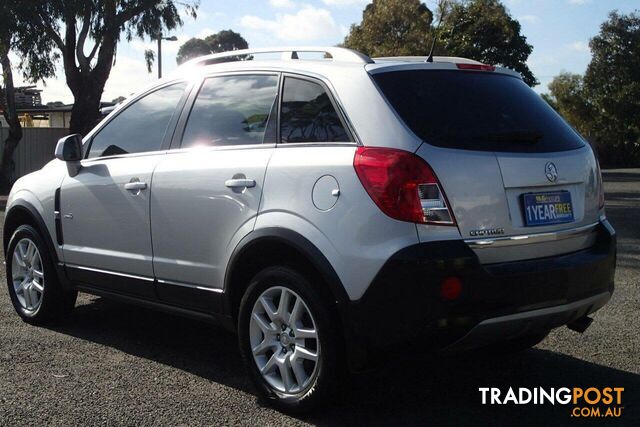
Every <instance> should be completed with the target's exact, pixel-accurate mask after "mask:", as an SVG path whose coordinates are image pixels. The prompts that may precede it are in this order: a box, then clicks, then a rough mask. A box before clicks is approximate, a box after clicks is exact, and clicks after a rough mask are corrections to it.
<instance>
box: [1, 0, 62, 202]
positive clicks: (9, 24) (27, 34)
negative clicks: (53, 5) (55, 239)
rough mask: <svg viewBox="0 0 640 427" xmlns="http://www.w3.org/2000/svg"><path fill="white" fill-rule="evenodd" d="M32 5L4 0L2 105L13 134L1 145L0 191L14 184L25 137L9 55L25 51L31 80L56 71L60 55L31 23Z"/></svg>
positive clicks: (25, 63) (48, 75) (2, 10)
mask: <svg viewBox="0 0 640 427" xmlns="http://www.w3.org/2000/svg"><path fill="white" fill-rule="evenodd" d="M31 18H33V15H32V9H30V8H27V7H24V5H23V4H21V2H20V1H18V0H4V1H3V2H2V3H0V67H1V68H2V85H1V86H0V109H1V110H2V115H3V116H4V118H5V120H6V121H7V124H8V125H9V134H8V136H7V139H6V140H5V141H2V148H1V149H0V191H2V192H3V193H6V192H7V191H8V190H9V189H10V188H11V185H12V183H13V182H12V180H13V176H14V170H15V164H14V161H13V153H14V151H15V149H16V148H17V147H18V144H19V143H20V140H21V139H22V126H21V124H20V120H19V117H18V112H17V109H16V102H15V88H14V83H13V69H12V67H13V64H12V63H11V60H10V58H9V52H10V51H11V50H12V49H20V50H23V51H25V52H26V53H25V55H24V56H23V60H22V62H21V63H20V68H21V69H23V70H24V71H26V72H27V73H28V75H29V76H30V80H31V81H37V80H41V79H44V78H45V77H50V76H52V75H54V73H55V69H54V67H53V66H52V65H51V63H52V61H54V60H55V59H56V58H57V57H56V54H55V53H54V52H52V50H53V49H52V45H51V41H50V40H48V39H47V38H46V36H44V35H43V34H42V33H41V32H37V31H35V30H34V28H33V26H32V25H31V24H30V19H31ZM34 58H46V59H47V61H43V62H39V61H34V62H31V61H32V60H33V59H34Z"/></svg>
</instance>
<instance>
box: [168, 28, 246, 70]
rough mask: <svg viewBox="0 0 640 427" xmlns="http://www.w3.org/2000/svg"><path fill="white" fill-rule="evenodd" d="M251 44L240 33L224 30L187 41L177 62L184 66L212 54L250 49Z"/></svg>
mask: <svg viewBox="0 0 640 427" xmlns="http://www.w3.org/2000/svg"><path fill="white" fill-rule="evenodd" d="M248 48H249V44H248V43H247V41H246V40H245V39H244V37H242V36H241V35H240V34H239V33H236V32H235V31H233V30H222V31H220V32H218V33H216V34H212V35H210V36H207V37H205V38H204V40H203V39H199V38H196V37H194V38H191V39H189V40H187V41H186V42H185V43H184V44H183V45H182V46H180V49H179V50H178V55H177V56H176V62H177V63H178V64H182V63H183V62H185V61H188V60H189V59H193V58H197V57H198V56H202V55H208V54H210V53H218V52H229V51H232V50H240V49H248Z"/></svg>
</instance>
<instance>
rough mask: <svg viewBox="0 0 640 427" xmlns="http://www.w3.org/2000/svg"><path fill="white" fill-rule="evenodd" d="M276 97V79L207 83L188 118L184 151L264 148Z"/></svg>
mask: <svg viewBox="0 0 640 427" xmlns="http://www.w3.org/2000/svg"><path fill="white" fill-rule="evenodd" d="M277 94H278V77H277V76H267V75H242V76H224V77H210V78H208V79H206V80H205V81H204V83H203V84H202V88H201V89H200V92H199V93H198V96H197V98H196V101H195V103H194V104H193V108H192V109H191V113H190V114H189V120H188V121H187V125H186V127H185V130H184V134H183V137H182V148H188V147H196V146H218V145H243V144H262V142H263V140H264V137H265V131H266V130H267V129H268V123H269V116H270V114H271V111H272V110H274V105H275V100H276V95H277ZM273 142H275V141H273Z"/></svg>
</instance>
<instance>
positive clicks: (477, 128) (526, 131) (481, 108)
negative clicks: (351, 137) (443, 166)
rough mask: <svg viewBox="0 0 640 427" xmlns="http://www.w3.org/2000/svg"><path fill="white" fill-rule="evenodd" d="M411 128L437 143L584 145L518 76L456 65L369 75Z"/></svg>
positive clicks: (528, 148) (498, 147)
mask: <svg viewBox="0 0 640 427" xmlns="http://www.w3.org/2000/svg"><path fill="white" fill-rule="evenodd" d="M374 80H375V81H376V82H377V83H378V85H379V86H380V88H381V89H382V92H383V93H384V95H385V96H386V97H387V99H388V100H389V102H390V103H391V105H392V106H393V107H394V108H395V110H396V111H397V113H398V114H399V115H400V117H401V118H402V119H403V120H404V121H405V123H406V124H407V126H409V128H411V130H413V132H414V133H415V134H416V135H418V136H419V137H420V138H422V139H423V140H424V141H426V142H428V143H429V144H432V145H436V146H439V147H450V148H461V149H468V150H484V151H516V152H552V151H565V150H572V149H576V148H580V147H582V146H583V145H584V143H583V141H582V139H581V138H580V136H579V135H578V134H576V132H575V131H574V130H573V129H572V128H571V127H570V126H569V125H567V124H566V123H565V121H564V120H562V118H561V117H560V116H559V115H558V114H557V113H556V112H555V111H554V110H553V109H552V108H551V107H550V106H549V105H548V104H547V103H546V102H545V101H544V100H543V99H542V98H541V97H540V96H539V95H538V94H536V93H535V92H534V91H533V90H531V89H530V88H529V87H528V86H527V85H526V84H525V83H524V82H523V81H521V80H520V79H517V78H514V77H509V76H506V75H504V74H497V73H487V72H462V71H433V70H431V71H425V70H420V71H415V70H412V71H395V72H388V73H381V74H376V75H374Z"/></svg>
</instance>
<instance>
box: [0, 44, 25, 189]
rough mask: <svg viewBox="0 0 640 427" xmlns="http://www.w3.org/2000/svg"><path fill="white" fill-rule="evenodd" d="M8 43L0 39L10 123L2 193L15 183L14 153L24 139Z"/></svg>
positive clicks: (1, 158) (0, 157) (0, 173)
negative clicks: (17, 107)
mask: <svg viewBox="0 0 640 427" xmlns="http://www.w3.org/2000/svg"><path fill="white" fill-rule="evenodd" d="M8 45H9V44H8V43H5V41H4V40H3V41H0V65H2V75H3V80H4V97H3V101H4V102H3V103H2V104H3V105H2V109H3V115H4V118H5V119H6V120H7V123H8V125H9V136H8V137H7V139H6V140H5V141H4V144H3V147H2V150H0V193H2V194H7V193H8V192H9V190H10V189H11V186H12V185H13V180H14V177H15V173H14V172H15V162H14V161H13V153H14V151H15V150H16V148H17V147H18V144H19V143H20V140H21V139H22V126H21V125H20V120H19V118H18V113H17V111H16V98H15V88H14V86H13V73H12V71H11V61H10V60H9V49H8Z"/></svg>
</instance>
